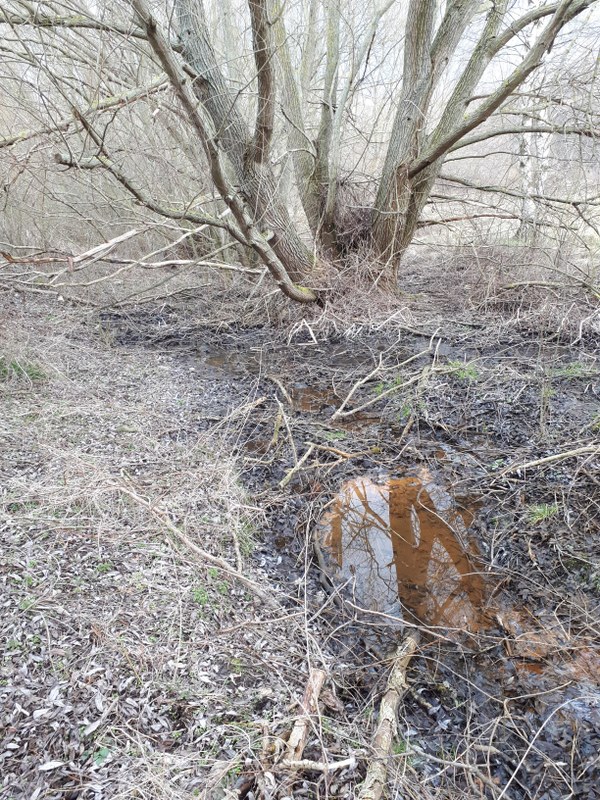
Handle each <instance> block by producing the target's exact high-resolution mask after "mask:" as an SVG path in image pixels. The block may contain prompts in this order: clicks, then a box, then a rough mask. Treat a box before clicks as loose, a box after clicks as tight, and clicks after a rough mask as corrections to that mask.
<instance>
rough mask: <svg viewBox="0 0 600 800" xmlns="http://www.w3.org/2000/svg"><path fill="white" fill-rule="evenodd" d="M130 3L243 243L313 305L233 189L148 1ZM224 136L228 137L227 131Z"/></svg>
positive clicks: (294, 294)
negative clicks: (255, 224) (242, 238)
mask: <svg viewBox="0 0 600 800" xmlns="http://www.w3.org/2000/svg"><path fill="white" fill-rule="evenodd" d="M131 4H132V6H133V8H134V9H135V11H136V13H137V14H138V17H139V18H140V21H141V23H142V25H143V27H144V29H145V31H146V35H147V37H148V42H149V43H150V46H151V47H152V49H153V51H154V53H155V55H156V56H157V58H158V59H159V61H160V63H161V65H162V67H163V69H164V70H165V72H166V73H167V76H168V77H169V80H170V81H171V84H172V86H173V88H174V90H175V93H176V94H177V97H178V98H179V101H180V102H181V104H182V106H183V108H184V110H185V112H186V114H187V116H188V119H189V121H190V123H191V124H192V127H193V128H194V130H195V132H196V134H197V136H198V138H199V139H200V142H201V143H202V146H203V148H204V152H205V153H206V157H207V160H208V164H209V167H210V173H211V177H212V180H213V183H214V185H215V187H216V189H217V191H218V192H219V194H220V195H221V197H222V198H223V200H224V202H225V203H226V205H227V206H228V207H229V208H230V209H231V212H232V214H233V216H234V218H235V220H236V222H237V225H238V227H239V229H240V231H241V233H242V234H243V237H244V244H246V245H247V246H249V247H251V248H252V249H253V250H254V251H255V252H256V253H257V254H258V255H259V257H260V258H261V260H262V261H263V263H264V264H265V266H266V267H267V268H268V269H269V272H270V273H271V276H272V277H273V279H274V280H275V282H276V283H277V285H278V286H279V288H280V289H281V291H282V292H283V293H284V294H285V295H286V296H287V297H289V298H290V299H292V300H296V301H297V302H300V303H312V302H314V301H315V300H316V295H315V294H314V293H313V292H312V291H310V289H307V288H305V287H303V286H298V285H297V284H296V283H294V282H293V281H292V280H291V279H290V276H289V275H288V273H287V270H286V269H285V267H284V266H283V264H282V263H281V261H280V260H279V258H278V257H277V255H276V254H275V252H274V251H273V249H272V248H271V246H270V245H269V243H268V241H267V239H265V238H264V237H263V236H262V235H261V234H260V233H258V232H257V231H256V229H255V226H254V222H253V220H252V219H251V218H250V216H249V215H248V213H247V211H246V208H245V206H244V202H243V199H242V198H241V197H240V196H239V193H238V192H237V191H236V189H235V188H234V187H233V186H231V184H230V182H229V180H228V178H227V175H226V172H225V170H224V169H223V166H222V164H221V155H220V151H219V148H218V145H217V142H216V140H215V134H214V131H213V128H212V125H211V124H210V122H209V120H208V119H207V118H206V117H205V115H204V113H203V111H202V108H201V107H199V106H198V103H197V101H196V96H195V95H194V92H193V90H192V88H191V86H190V82H189V80H188V78H187V77H186V75H185V73H184V72H183V70H182V68H181V66H180V65H179V63H178V62H177V60H176V59H175V56H174V53H173V51H172V50H171V48H170V47H169V44H168V42H167V40H166V39H165V37H164V36H163V34H162V32H161V31H160V30H159V28H158V26H157V24H156V20H155V19H154V17H153V16H152V14H151V13H150V11H149V10H148V7H147V5H146V3H145V0H131ZM222 133H223V135H225V134H224V132H222ZM231 135H233V132H231ZM242 141H243V139H242ZM238 145H239V140H238Z"/></svg>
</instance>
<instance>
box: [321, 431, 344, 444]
mask: <svg viewBox="0 0 600 800" xmlns="http://www.w3.org/2000/svg"><path fill="white" fill-rule="evenodd" d="M347 438H348V434H347V433H346V431H325V439H326V440H327V441H328V442H338V441H340V439H347Z"/></svg>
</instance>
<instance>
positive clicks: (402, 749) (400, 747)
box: [393, 739, 408, 756]
mask: <svg viewBox="0 0 600 800" xmlns="http://www.w3.org/2000/svg"><path fill="white" fill-rule="evenodd" d="M393 751H394V755H395V756H402V755H404V754H405V753H406V752H408V742H407V741H405V740H404V739H401V740H400V741H399V742H394V746H393Z"/></svg>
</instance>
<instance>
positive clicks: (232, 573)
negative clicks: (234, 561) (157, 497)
mask: <svg viewBox="0 0 600 800" xmlns="http://www.w3.org/2000/svg"><path fill="white" fill-rule="evenodd" d="M123 476H124V477H125V478H126V479H127V480H128V481H129V482H130V483H131V478H129V476H128V475H127V474H126V473H123ZM114 487H115V488H116V489H118V491H120V492H122V493H123V494H126V495H127V496H128V497H130V498H131V499H132V500H134V501H135V502H136V503H138V504H139V505H141V506H143V507H144V508H146V509H147V510H148V511H149V512H150V514H151V515H152V516H153V517H154V518H155V519H156V520H158V521H159V522H160V523H161V524H162V525H164V527H165V528H166V529H167V530H168V531H169V533H171V534H172V535H173V536H174V537H175V538H176V539H177V540H178V541H179V542H181V543H182V544H183V545H185V547H187V548H188V550H191V551H192V552H193V553H195V555H197V556H199V558H201V559H202V561H203V562H208V563H209V564H212V565H213V566H214V567H217V569H220V570H221V571H222V572H224V573H225V574H226V575H229V577H230V578H233V579H234V580H236V581H239V582H240V583H241V584H243V585H244V586H245V587H246V588H247V589H249V590H250V591H251V592H253V593H254V594H255V595H257V597H259V598H260V599H261V600H262V601H263V602H264V603H268V605H269V606H271V607H276V606H277V604H276V603H275V601H274V600H273V598H272V596H271V595H270V594H268V593H267V592H266V591H265V590H264V589H263V588H262V586H259V585H258V583H255V582H254V581H252V580H250V578H247V577H246V576H245V575H243V574H242V573H241V572H240V571H239V570H237V569H235V567H233V566H232V565H231V564H230V563H229V562H228V561H226V560H225V559H224V558H220V557H219V556H213V555H212V553H208V552H207V551H206V550H203V549H202V548H201V547H199V546H198V545H197V544H196V543H195V542H193V541H192V540H191V539H190V538H189V537H188V536H186V535H185V533H183V532H182V531H180V530H179V528H178V527H177V526H176V525H174V524H173V523H172V522H171V520H170V519H169V517H168V515H167V513H166V512H164V511H159V510H158V509H156V508H155V507H154V505H153V504H152V503H151V502H150V501H149V500H147V499H146V498H145V497H142V496H141V495H139V494H138V493H137V492H136V491H135V490H134V489H133V488H127V487H126V486H123V485H122V484H114Z"/></svg>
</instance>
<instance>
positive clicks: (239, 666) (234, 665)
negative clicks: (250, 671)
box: [230, 656, 244, 675]
mask: <svg viewBox="0 0 600 800" xmlns="http://www.w3.org/2000/svg"><path fill="white" fill-rule="evenodd" d="M230 667H231V671H232V672H234V673H235V674H236V675H241V674H242V671H243V668H244V662H243V661H242V659H241V658H238V657H237V656H234V657H233V658H232V659H231V662H230Z"/></svg>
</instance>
